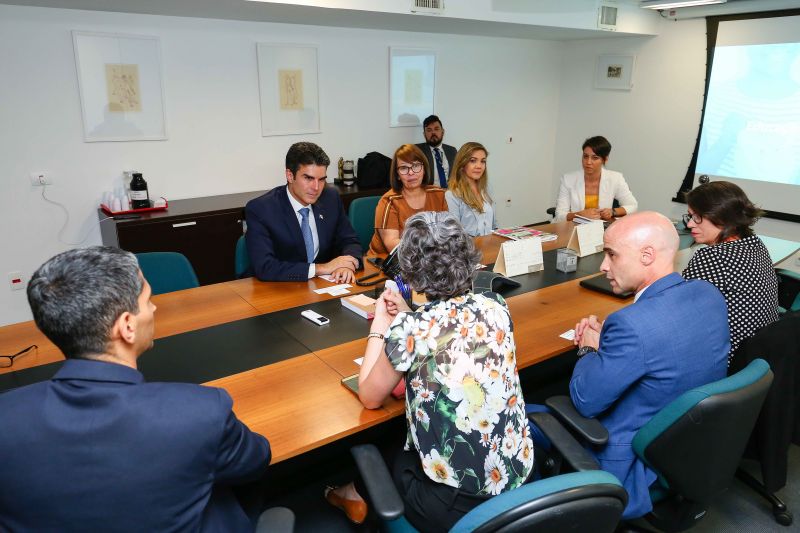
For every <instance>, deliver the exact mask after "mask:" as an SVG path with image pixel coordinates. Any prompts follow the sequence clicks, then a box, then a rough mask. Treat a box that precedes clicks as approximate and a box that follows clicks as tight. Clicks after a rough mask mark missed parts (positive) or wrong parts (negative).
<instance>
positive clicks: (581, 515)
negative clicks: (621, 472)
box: [450, 470, 628, 533]
mask: <svg viewBox="0 0 800 533" xmlns="http://www.w3.org/2000/svg"><path fill="white" fill-rule="evenodd" d="M627 502H628V494H627V493H626V492H625V489H624V488H622V486H621V485H620V482H619V481H618V480H617V478H615V477H614V476H613V475H612V474H609V473H608V472H604V471H602V470H592V471H585V472H573V473H570V474H564V475H561V476H555V477H551V478H547V479H542V480H539V481H535V482H532V483H528V484H525V485H523V486H521V487H518V488H516V489H514V490H512V491H509V492H504V493H502V494H500V495H499V496H495V497H493V498H492V499H490V500H489V501H487V502H486V503H483V504H481V505H479V506H478V507H476V508H475V509H473V510H472V511H470V512H469V513H468V514H467V515H465V516H464V517H463V518H462V519H461V520H459V521H458V522H457V523H456V524H455V525H454V526H453V528H452V529H451V530H450V531H451V532H453V533H462V532H463V533H466V532H468V531H470V532H475V533H489V532H492V531H503V532H504V533H510V532H517V531H518V532H526V531H593V532H606V531H607V532H611V531H614V529H615V528H616V526H617V524H618V523H619V520H620V517H621V516H622V511H623V510H624V509H625V505H626V504H627Z"/></svg>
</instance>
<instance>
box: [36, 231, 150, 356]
mask: <svg viewBox="0 0 800 533" xmlns="http://www.w3.org/2000/svg"><path fill="white" fill-rule="evenodd" d="M143 286H144V279H143V278H142V276H141V274H140V271H139V263H138V262H137V261H136V256H134V255H133V254H132V253H130V252H126V251H124V250H120V249H119V248H112V247H104V246H92V247H90V248H77V249H75V250H68V251H66V252H63V253H60V254H58V255H57V256H55V257H53V258H51V259H49V260H48V261H47V262H45V264H43V265H42V266H40V267H39V269H38V270H37V271H36V272H35V273H34V274H33V276H32V277H31V281H30V283H29V284H28V303H29V304H30V306H31V311H33V319H34V321H36V326H37V327H38V328H39V329H40V330H41V331H42V333H44V334H45V335H46V336H47V338H48V339H50V340H51V341H52V342H53V344H55V345H56V346H58V348H59V349H60V350H61V351H62V352H63V353H64V356H65V357H67V358H91V356H92V355H99V354H102V353H105V351H106V349H107V345H108V342H109V335H110V334H111V328H112V327H113V325H114V322H116V320H117V319H118V318H119V317H120V315H122V313H124V312H126V311H127V312H130V313H134V314H135V313H138V312H139V301H138V300H139V295H140V294H141V293H142V288H143Z"/></svg>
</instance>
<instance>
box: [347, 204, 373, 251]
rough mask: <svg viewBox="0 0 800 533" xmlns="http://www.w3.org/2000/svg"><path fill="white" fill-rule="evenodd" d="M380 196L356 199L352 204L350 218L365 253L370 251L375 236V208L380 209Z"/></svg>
mask: <svg viewBox="0 0 800 533" xmlns="http://www.w3.org/2000/svg"><path fill="white" fill-rule="evenodd" d="M380 199H381V197H380V196H367V197H364V198H356V199H355V200H353V201H352V202H351V203H350V210H349V212H348V215H347V216H348V218H349V219H350V224H352V225H353V229H354V230H356V235H358V240H359V242H361V248H362V249H363V251H364V253H366V252H367V250H369V243H370V241H371V240H372V236H373V235H374V234H375V208H376V207H378V201H379V200H380Z"/></svg>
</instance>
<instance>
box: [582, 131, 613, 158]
mask: <svg viewBox="0 0 800 533" xmlns="http://www.w3.org/2000/svg"><path fill="white" fill-rule="evenodd" d="M586 148H591V149H592V152H594V153H595V155H599V156H600V157H602V158H603V159H607V158H608V154H610V153H611V143H610V142H608V139H606V138H605V137H603V136H602V135H595V136H594V137H589V138H588V139H586V140H585V141H583V146H581V151H583V150H585V149H586Z"/></svg>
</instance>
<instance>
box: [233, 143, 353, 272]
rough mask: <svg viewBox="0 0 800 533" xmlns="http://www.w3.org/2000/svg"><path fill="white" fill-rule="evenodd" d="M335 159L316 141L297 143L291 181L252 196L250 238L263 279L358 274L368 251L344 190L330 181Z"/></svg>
mask: <svg viewBox="0 0 800 533" xmlns="http://www.w3.org/2000/svg"><path fill="white" fill-rule="evenodd" d="M330 163H331V161H330V159H329V158H328V156H327V154H326V153H325V152H324V151H323V150H322V148H320V147H319V146H317V145H316V144H314V143H311V142H299V143H295V144H293V145H292V146H291V147H290V148H289V151H288V152H287V153H286V186H285V187H275V188H274V189H272V190H271V191H269V192H267V193H266V194H263V195H261V196H259V197H258V198H255V199H253V200H250V201H249V202H247V206H245V217H246V219H247V233H246V234H245V241H246V242H247V252H248V254H249V255H250V264H251V269H252V272H251V273H252V274H255V276H256V277H257V278H258V279H260V280H261V281H304V280H307V279H311V278H313V277H314V276H316V275H318V274H330V275H332V276H333V278H334V280H335V281H336V282H337V283H353V281H354V280H355V271H356V270H358V268H359V267H360V265H361V257H362V255H363V252H362V250H361V244H360V243H359V240H358V236H357V235H356V232H355V230H353V226H352V225H351V224H350V219H348V218H347V215H346V214H345V212H344V206H343V204H342V199H341V198H340V197H339V194H338V192H337V191H336V190H335V189H329V188H327V187H325V181H326V178H327V172H328V165H330Z"/></svg>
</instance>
